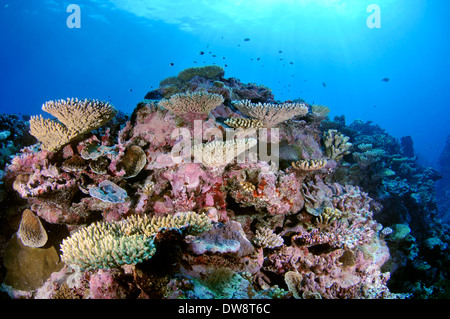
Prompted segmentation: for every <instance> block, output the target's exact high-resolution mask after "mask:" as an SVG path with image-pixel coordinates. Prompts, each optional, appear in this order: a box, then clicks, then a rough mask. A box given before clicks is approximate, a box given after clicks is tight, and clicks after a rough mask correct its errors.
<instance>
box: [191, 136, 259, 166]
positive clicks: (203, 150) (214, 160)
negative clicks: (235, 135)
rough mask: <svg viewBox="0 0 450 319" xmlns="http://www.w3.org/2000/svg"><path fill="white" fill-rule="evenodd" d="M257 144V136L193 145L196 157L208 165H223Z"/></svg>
mask: <svg viewBox="0 0 450 319" xmlns="http://www.w3.org/2000/svg"><path fill="white" fill-rule="evenodd" d="M256 144H257V140H256V139H255V138H244V139H235V140H230V141H213V142H209V143H205V144H198V145H194V146H193V147H192V152H193V155H194V158H195V159H196V160H198V161H199V162H201V163H202V164H203V165H205V166H207V167H222V166H225V165H227V164H229V163H231V162H232V161H233V160H234V158H235V157H237V156H239V155H240V154H242V153H244V152H245V151H246V150H249V149H251V148H252V147H254V146H255V145H256Z"/></svg>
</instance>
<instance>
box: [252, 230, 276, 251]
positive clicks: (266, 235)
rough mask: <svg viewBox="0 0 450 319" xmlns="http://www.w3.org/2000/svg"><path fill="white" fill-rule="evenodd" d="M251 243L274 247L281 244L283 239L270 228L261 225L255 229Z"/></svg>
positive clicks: (263, 246)
mask: <svg viewBox="0 0 450 319" xmlns="http://www.w3.org/2000/svg"><path fill="white" fill-rule="evenodd" d="M253 243H254V244H255V245H256V246H259V247H262V248H275V247H280V246H281V245H283V243H284V240H283V238H282V237H281V236H280V235H277V234H275V233H274V232H273V230H272V229H270V228H267V227H263V228H258V229H257V230H256V232H255V237H253Z"/></svg>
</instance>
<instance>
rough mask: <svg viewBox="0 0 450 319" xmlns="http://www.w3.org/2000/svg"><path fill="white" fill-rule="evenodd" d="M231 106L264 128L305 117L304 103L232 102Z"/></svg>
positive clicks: (306, 111) (306, 109) (306, 110)
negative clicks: (258, 121)
mask: <svg viewBox="0 0 450 319" xmlns="http://www.w3.org/2000/svg"><path fill="white" fill-rule="evenodd" d="M233 105H234V106H235V107H236V108H237V109H238V110H239V111H241V112H242V113H244V114H245V115H247V116H249V117H252V118H255V119H257V120H260V121H262V122H263V123H264V126H265V127H274V126H276V125H277V124H280V123H282V122H284V121H287V120H289V119H291V118H293V117H295V116H305V115H306V114H307V113H308V107H307V106H306V104H305V103H282V104H272V103H251V101H249V100H243V101H233Z"/></svg>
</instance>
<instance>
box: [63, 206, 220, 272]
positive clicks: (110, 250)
mask: <svg viewBox="0 0 450 319" xmlns="http://www.w3.org/2000/svg"><path fill="white" fill-rule="evenodd" d="M185 227H186V228H187V231H188V234H192V235H196V234H199V233H202V232H204V231H206V230H208V229H210V227H211V221H210V219H209V218H208V216H206V215H205V214H196V213H194V212H184V213H178V214H175V215H167V216H158V217H152V218H150V217H148V216H147V215H145V216H144V217H141V216H137V215H133V216H131V217H128V218H127V219H125V220H122V221H119V222H106V221H100V222H96V223H93V224H91V225H89V226H87V227H84V228H82V229H81V230H79V231H78V232H76V233H74V234H72V235H71V236H70V237H68V238H66V239H64V240H63V242H62V244H61V251H62V257H61V258H62V260H63V261H64V262H65V263H67V264H74V265H77V266H79V267H80V268H81V269H84V270H88V269H103V268H117V267H120V266H122V265H130V264H136V263H140V262H142V261H144V260H147V259H149V258H151V257H152V256H153V255H154V254H155V252H156V248H155V245H154V243H153V240H154V237H155V236H156V234H157V233H158V232H159V231H160V230H161V229H163V228H178V229H181V228H185Z"/></svg>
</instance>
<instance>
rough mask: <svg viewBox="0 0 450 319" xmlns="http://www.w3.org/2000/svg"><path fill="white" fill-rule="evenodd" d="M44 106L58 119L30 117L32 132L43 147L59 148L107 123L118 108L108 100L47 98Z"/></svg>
mask: <svg viewBox="0 0 450 319" xmlns="http://www.w3.org/2000/svg"><path fill="white" fill-rule="evenodd" d="M42 110H43V111H45V112H48V113H50V114H51V115H53V116H55V117H56V118H57V119H58V121H59V122H57V121H55V120H52V119H44V118H43V117H42V116H38V117H37V116H35V117H31V119H30V133H31V134H32V135H33V136H35V137H36V138H37V139H38V140H39V141H41V142H42V147H43V148H44V149H46V150H49V151H52V152H54V151H57V150H58V149H60V148H61V147H62V146H64V145H65V144H67V143H69V142H70V141H71V140H73V139H75V138H76V137H78V136H80V135H82V134H83V133H87V132H90V131H92V130H95V129H96V128H99V127H100V126H103V125H104V124H106V123H108V122H109V121H110V120H111V119H112V118H113V117H114V116H115V115H116V114H117V111H116V109H114V107H113V106H111V105H110V104H109V103H108V102H106V103H105V102H101V101H98V100H88V99H85V100H78V99H73V98H72V99H67V100H58V101H48V102H46V103H44V105H43V106H42Z"/></svg>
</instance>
